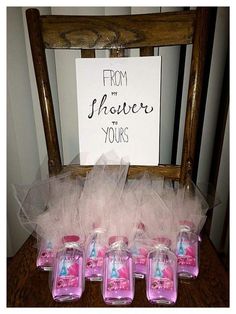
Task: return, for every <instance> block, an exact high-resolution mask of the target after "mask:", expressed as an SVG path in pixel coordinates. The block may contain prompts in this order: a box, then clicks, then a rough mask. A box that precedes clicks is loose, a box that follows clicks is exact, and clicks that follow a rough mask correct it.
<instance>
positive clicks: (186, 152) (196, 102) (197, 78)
mask: <svg viewBox="0 0 236 314" xmlns="http://www.w3.org/2000/svg"><path fill="white" fill-rule="evenodd" d="M209 15H210V10H209V9H207V8H202V9H198V10H197V17H196V20H197V23H196V28H195V33H194V38H193V51H192V60H191V68H190V82H189V89H188V98H187V110H186V118H185V129H184V139H183V152H182V162H181V165H182V168H181V181H182V182H184V181H185V180H186V177H187V176H190V177H191V176H192V170H193V164H194V158H195V149H196V139H197V132H199V131H201V130H199V129H198V122H199V112H200V107H201V106H202V105H203V104H202V102H201V100H202V99H201V96H202V90H203V78H204V70H205V61H206V53H207V43H208V29H209V24H208V23H209Z"/></svg>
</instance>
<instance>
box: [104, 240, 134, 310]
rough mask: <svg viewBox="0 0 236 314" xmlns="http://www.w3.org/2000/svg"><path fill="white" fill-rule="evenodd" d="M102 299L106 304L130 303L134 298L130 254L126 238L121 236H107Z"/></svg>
mask: <svg viewBox="0 0 236 314" xmlns="http://www.w3.org/2000/svg"><path fill="white" fill-rule="evenodd" d="M103 274H104V277H103V299H104V301H105V303H107V304H113V305H123V304H124V305H125V304H130V303H131V302H132V301H133V298H134V275H133V261H132V255H131V253H130V251H129V250H128V239H127V238H126V237H121V236H112V237H110V238H109V249H108V251H107V252H106V254H105V259H104V272H103Z"/></svg>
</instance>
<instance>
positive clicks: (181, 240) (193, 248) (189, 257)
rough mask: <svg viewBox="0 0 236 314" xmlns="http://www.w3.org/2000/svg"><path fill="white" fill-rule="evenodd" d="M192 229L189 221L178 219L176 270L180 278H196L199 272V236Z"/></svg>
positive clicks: (192, 226)
mask: <svg viewBox="0 0 236 314" xmlns="http://www.w3.org/2000/svg"><path fill="white" fill-rule="evenodd" d="M193 230H194V225H193V223H192V222H191V221H187V220H184V221H180V232H179V234H178V237H177V248H176V255H177V259H178V268H177V272H178V275H179V277H182V278H196V277H197V276H198V273H199V260H198V255H199V254H198V249H199V247H198V242H199V237H198V235H197V234H196V233H194V231H193Z"/></svg>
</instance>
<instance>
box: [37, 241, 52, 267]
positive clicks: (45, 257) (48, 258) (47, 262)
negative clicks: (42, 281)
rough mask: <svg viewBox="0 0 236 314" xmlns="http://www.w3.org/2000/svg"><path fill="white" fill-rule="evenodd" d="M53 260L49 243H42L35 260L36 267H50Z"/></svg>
mask: <svg viewBox="0 0 236 314" xmlns="http://www.w3.org/2000/svg"><path fill="white" fill-rule="evenodd" d="M53 259H54V251H53V249H52V243H51V242H50V241H45V242H42V244H41V247H40V251H39V255H38V258H37V265H38V266H39V265H40V266H52V264H53Z"/></svg>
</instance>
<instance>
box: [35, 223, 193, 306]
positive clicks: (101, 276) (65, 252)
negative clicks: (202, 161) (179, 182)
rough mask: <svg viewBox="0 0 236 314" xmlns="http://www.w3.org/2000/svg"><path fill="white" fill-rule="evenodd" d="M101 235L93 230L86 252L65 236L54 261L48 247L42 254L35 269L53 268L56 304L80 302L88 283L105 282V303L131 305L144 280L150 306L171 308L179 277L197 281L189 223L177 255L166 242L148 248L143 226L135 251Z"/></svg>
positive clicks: (121, 240)
mask: <svg viewBox="0 0 236 314" xmlns="http://www.w3.org/2000/svg"><path fill="white" fill-rule="evenodd" d="M102 233H103V230H102V229H99V228H98V229H95V230H94V233H93V234H92V235H91V236H90V238H89V239H88V240H87V245H86V249H84V246H83V245H82V243H81V242H80V238H79V237H78V236H75V235H72V236H65V237H64V238H63V245H62V247H61V249H59V250H58V251H57V253H56V256H55V258H54V253H53V248H52V245H51V243H50V242H47V244H46V245H45V244H44V245H43V246H42V247H41V249H40V251H39V255H38V259H37V266H38V267H40V268H41V269H44V270H49V269H50V268H51V267H52V265H53V267H52V270H53V272H52V278H53V279H52V296H53V299H54V300H56V301H70V300H76V299H79V298H80V297H81V296H82V293H83V291H84V289H85V278H86V279H87V280H90V281H102V295H103V299H104V301H105V303H107V304H113V305H121V304H130V303H131V302H132V300H133V298H134V287H135V283H134V278H135V277H136V278H145V279H146V296H147V299H148V300H149V301H150V302H151V303H160V304H173V303H175V302H176V299H177V290H178V283H177V282H178V276H180V277H185V278H186V277H187V278H195V277H197V275H198V271H199V267H198V235H197V234H195V233H194V232H192V230H191V223H190V222H184V225H183V226H182V227H181V230H180V233H179V234H178V237H177V248H176V252H173V251H172V250H171V241H170V239H168V238H167V237H157V238H155V239H153V241H151V242H150V240H149V239H148V238H147V237H146V235H145V230H144V225H143V224H142V223H141V224H139V225H138V228H137V232H136V235H135V239H134V241H133V246H132V247H131V248H130V249H128V239H127V238H126V237H121V236H112V237H110V238H109V241H108V245H109V247H107V246H106V245H105V244H104V242H103V240H102V239H103V237H102Z"/></svg>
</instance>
